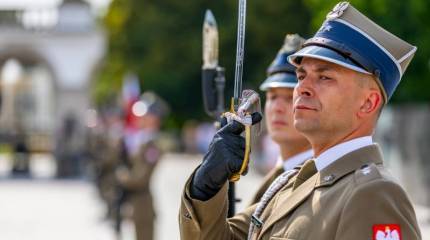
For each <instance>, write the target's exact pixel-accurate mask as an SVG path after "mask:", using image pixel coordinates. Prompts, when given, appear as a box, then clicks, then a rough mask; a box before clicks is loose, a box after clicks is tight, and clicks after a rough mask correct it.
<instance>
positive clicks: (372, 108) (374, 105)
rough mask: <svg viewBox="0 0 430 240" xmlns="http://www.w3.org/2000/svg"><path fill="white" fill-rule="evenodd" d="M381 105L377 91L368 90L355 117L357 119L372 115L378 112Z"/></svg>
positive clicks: (380, 98) (379, 94)
mask: <svg viewBox="0 0 430 240" xmlns="http://www.w3.org/2000/svg"><path fill="white" fill-rule="evenodd" d="M381 104H382V94H381V92H380V91H379V90H377V89H369V91H368V93H367V94H366V98H365V99H364V101H363V103H362V104H361V106H360V111H358V113H357V115H358V117H359V118H364V117H366V116H369V115H372V114H374V113H376V112H377V111H378V109H379V108H380V106H381Z"/></svg>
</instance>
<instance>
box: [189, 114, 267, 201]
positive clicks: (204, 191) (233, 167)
mask: <svg viewBox="0 0 430 240" xmlns="http://www.w3.org/2000/svg"><path fill="white" fill-rule="evenodd" d="M261 119H262V116H261V114H260V113H258V112H256V113H253V114H252V124H256V123H258V122H260V121H261ZM244 129H245V127H244V126H243V125H242V124H241V123H239V122H237V121H232V122H230V123H228V124H227V125H225V126H224V127H222V128H221V129H220V130H218V132H217V133H216V134H215V136H214V137H213V139H212V142H211V144H210V145H209V150H208V152H207V153H206V155H205V156H204V158H203V163H202V164H201V165H200V167H199V169H197V171H196V172H195V174H194V177H193V179H192V182H191V187H190V194H191V197H192V198H194V199H198V200H202V201H206V200H208V199H210V198H212V197H213V196H214V195H215V194H216V193H217V192H218V191H219V190H220V189H221V188H222V186H223V185H224V183H225V182H226V181H227V180H228V179H229V178H230V177H231V176H232V175H233V174H234V173H237V172H239V170H240V168H241V166H242V162H243V158H244V156H245V139H244V138H243V137H242V136H241V135H240V134H241V133H242V132H243V131H244Z"/></svg>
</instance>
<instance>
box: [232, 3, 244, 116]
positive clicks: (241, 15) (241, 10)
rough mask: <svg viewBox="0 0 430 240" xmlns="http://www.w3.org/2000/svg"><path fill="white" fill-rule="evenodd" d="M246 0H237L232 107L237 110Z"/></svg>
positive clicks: (241, 72)
mask: <svg viewBox="0 0 430 240" xmlns="http://www.w3.org/2000/svg"><path fill="white" fill-rule="evenodd" d="M245 22H246V0H239V19H238V24H237V47H236V71H235V75H234V95H233V98H234V102H235V103H234V105H235V106H234V108H235V110H237V108H238V104H239V99H240V94H241V93H242V74H243V59H244V54H245V51H244V46H245Z"/></svg>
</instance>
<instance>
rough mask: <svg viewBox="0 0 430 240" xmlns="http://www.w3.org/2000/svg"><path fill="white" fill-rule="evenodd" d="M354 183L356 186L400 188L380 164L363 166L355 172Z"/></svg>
mask: <svg viewBox="0 0 430 240" xmlns="http://www.w3.org/2000/svg"><path fill="white" fill-rule="evenodd" d="M354 182H355V183H356V185H358V186H370V185H375V184H376V185H392V186H400V185H399V183H398V182H397V179H396V178H394V176H393V175H392V174H391V173H390V172H389V171H388V169H387V168H386V167H385V166H384V165H382V164H375V163H371V164H365V165H363V166H361V167H360V168H359V169H357V170H355V173H354Z"/></svg>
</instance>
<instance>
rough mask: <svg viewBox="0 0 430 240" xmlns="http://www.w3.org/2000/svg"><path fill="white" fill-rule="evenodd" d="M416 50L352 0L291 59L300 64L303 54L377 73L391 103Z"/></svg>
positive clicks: (331, 15)
mask: <svg viewBox="0 0 430 240" xmlns="http://www.w3.org/2000/svg"><path fill="white" fill-rule="evenodd" d="M416 50H417V48H416V47H415V46H412V45H411V44H409V43H407V42H405V41H403V40H402V39H400V38H398V37H396V36H395V35H393V34H391V33H390V32H388V31H387V30H385V29H383V28H382V27H380V26H379V25H377V24H376V23H374V22H373V21H372V20H370V19H368V18H367V17H366V16H364V15H363V14H362V13H360V12H359V11H358V10H357V9H355V8H354V7H353V6H352V5H351V4H349V3H348V2H340V3H338V4H337V5H336V6H335V7H334V9H333V10H332V11H331V12H330V13H328V15H327V18H326V20H325V22H324V23H323V24H322V26H321V28H320V29H319V30H318V32H317V33H316V34H315V36H314V37H313V38H311V39H309V40H308V41H306V42H305V43H304V45H303V48H302V49H301V50H299V51H298V52H297V53H295V54H293V55H291V56H290V57H289V59H288V60H289V61H290V62H291V63H292V64H295V65H297V64H299V63H300V61H301V59H302V58H303V57H310V58H317V59H321V60H324V61H328V62H332V63H335V64H338V65H341V66H343V67H346V68H349V69H352V70H354V71H358V72H362V73H366V74H371V75H374V76H375V78H376V79H377V82H378V84H379V86H380V88H381V90H382V92H383V95H384V100H385V103H387V101H388V99H389V98H390V97H391V96H392V95H393V93H394V90H395V89H396V87H397V85H398V84H399V83H400V80H401V78H402V76H403V74H404V72H405V71H406V68H407V67H408V65H409V63H410V61H411V60H412V58H413V56H414V54H415V52H416Z"/></svg>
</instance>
